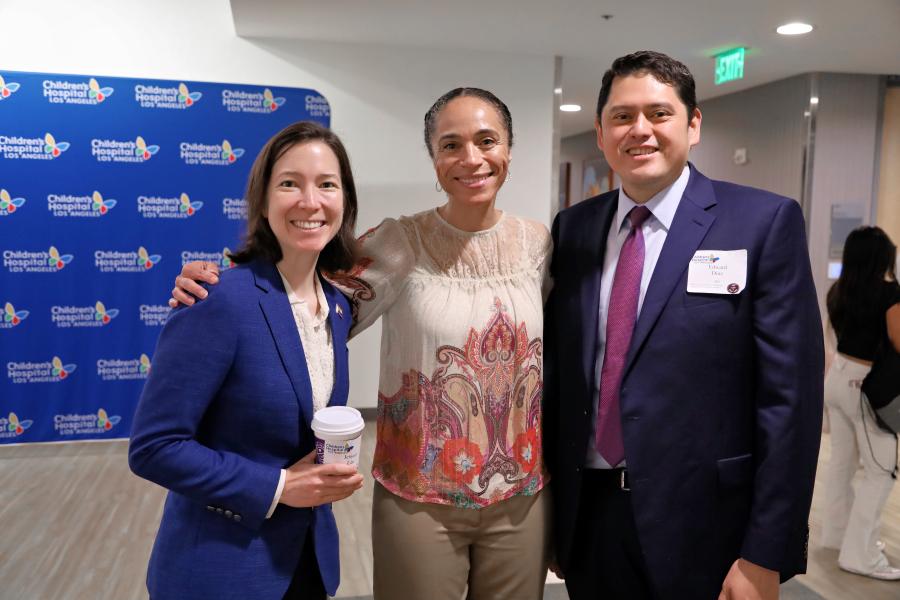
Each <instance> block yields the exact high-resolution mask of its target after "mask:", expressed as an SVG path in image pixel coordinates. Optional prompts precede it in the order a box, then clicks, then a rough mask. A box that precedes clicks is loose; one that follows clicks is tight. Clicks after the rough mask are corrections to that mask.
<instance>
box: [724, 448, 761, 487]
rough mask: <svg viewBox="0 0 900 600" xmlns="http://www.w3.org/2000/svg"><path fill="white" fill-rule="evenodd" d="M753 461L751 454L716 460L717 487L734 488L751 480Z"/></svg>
mask: <svg viewBox="0 0 900 600" xmlns="http://www.w3.org/2000/svg"><path fill="white" fill-rule="evenodd" d="M754 467H755V464H754V461H753V455H752V454H741V455H740V456H732V457H731V458H723V459H721V460H718V461H716V468H717V470H718V472H719V489H720V490H726V489H735V488H742V487H746V486H749V485H750V484H751V483H752V482H753V472H754Z"/></svg>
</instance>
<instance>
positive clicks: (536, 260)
mask: <svg viewBox="0 0 900 600" xmlns="http://www.w3.org/2000/svg"><path fill="white" fill-rule="evenodd" d="M361 242H362V254H363V255H364V257H365V258H363V260H362V261H361V262H360V263H359V264H358V266H357V267H356V268H355V269H354V270H353V271H352V272H350V273H346V274H343V275H342V276H340V277H338V278H337V280H336V284H337V285H338V286H339V287H340V288H342V289H343V290H344V291H345V293H347V295H348V296H350V297H351V305H352V307H353V311H354V321H355V326H354V329H353V332H359V331H361V330H362V329H365V328H366V327H368V326H369V325H371V324H372V323H373V322H374V321H375V320H376V319H377V318H378V317H382V318H383V319H384V321H383V323H382V337H381V374H380V382H379V391H378V425H377V444H376V448H375V459H374V464H373V475H374V476H375V478H376V479H377V480H378V481H379V482H380V483H381V484H382V485H383V486H384V487H385V488H387V489H388V490H389V491H391V492H393V493H394V494H397V495H398V496H401V497H403V498H405V499H407V500H412V501H415V502H431V503H436V504H447V505H452V506H456V507H465V508H479V507H483V506H487V505H489V504H492V503H494V502H498V501H500V500H504V499H506V498H509V497H511V496H514V495H517V494H534V493H536V492H537V491H538V490H540V489H541V488H542V487H543V485H544V483H545V481H546V480H547V475H546V473H545V470H544V466H543V463H542V460H541V447H540V444H541V433H540V427H541V393H542V387H543V377H542V371H541V368H542V367H541V356H542V352H543V342H542V339H541V336H542V329H543V306H542V304H543V302H542V300H543V298H542V284H543V282H544V280H545V271H546V267H547V266H548V259H549V253H550V246H551V241H550V235H549V233H548V232H547V228H546V227H544V226H543V225H541V224H539V223H536V222H532V221H528V220H525V219H522V218H518V217H514V216H511V215H507V214H505V213H504V214H503V215H502V216H501V218H500V220H499V221H498V222H497V224H496V225H494V226H493V227H491V228H490V229H487V230H484V231H479V232H475V233H470V232H465V231H461V230H459V229H457V228H455V227H453V226H452V225H450V224H449V223H447V222H446V221H444V219H443V218H442V217H441V216H440V215H439V214H438V212H437V210H431V211H427V212H423V213H419V214H417V215H414V216H412V217H401V218H400V219H399V220H395V219H386V220H385V221H383V222H382V223H381V225H379V226H378V227H376V228H375V229H373V230H371V231H369V232H367V233H366V234H365V235H363V237H362V238H361Z"/></svg>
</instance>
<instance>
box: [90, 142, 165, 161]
mask: <svg viewBox="0 0 900 600" xmlns="http://www.w3.org/2000/svg"><path fill="white" fill-rule="evenodd" d="M157 152H159V146H156V145H148V144H147V142H146V141H145V140H144V138H142V137H141V136H137V137H136V138H135V139H134V140H133V141H132V140H107V139H99V138H94V139H92V140H91V155H92V156H93V157H94V158H96V159H97V162H114V163H144V162H147V161H148V160H150V159H151V158H153V156H154V155H155V154H156V153H157Z"/></svg>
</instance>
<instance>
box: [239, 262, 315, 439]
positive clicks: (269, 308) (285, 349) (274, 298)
mask: <svg viewBox="0 0 900 600" xmlns="http://www.w3.org/2000/svg"><path fill="white" fill-rule="evenodd" d="M251 268H252V270H253V275H254V278H255V280H256V287H258V288H259V289H260V290H262V292H263V293H262V294H260V296H259V306H260V308H261V309H262V312H263V315H264V316H265V319H266V322H267V323H268V325H269V331H270V332H271V333H272V338H274V340H275V345H276V346H277V347H278V355H279V356H280V357H281V363H282V365H284V370H285V371H286V372H287V374H288V377H289V378H290V380H291V386H292V387H293V388H294V395H295V396H297V403H298V404H299V405H300V411H301V413H302V414H303V418H304V421H305V423H306V427H307V428H308V427H309V426H310V424H311V423H312V414H313V406H312V384H310V381H309V372H307V370H306V355H305V354H304V353H303V345H302V344H301V343H300V334H299V333H298V332H297V323H296V322H295V321H294V313H292V312H291V305H290V303H289V302H288V299H287V293H286V292H285V290H284V284H283V283H282V282H281V276H280V275H279V274H278V269H276V268H275V265H273V264H272V263H270V262H262V261H257V262H254V263H253V264H252V266H251ZM303 437H304V436H302V435H301V439H302V438H303Z"/></svg>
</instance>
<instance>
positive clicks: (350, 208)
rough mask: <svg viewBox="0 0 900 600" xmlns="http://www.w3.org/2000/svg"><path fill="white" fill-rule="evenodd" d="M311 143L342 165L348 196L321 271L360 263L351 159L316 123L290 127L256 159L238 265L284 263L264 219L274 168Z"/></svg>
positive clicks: (321, 256)
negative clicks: (257, 261)
mask: <svg viewBox="0 0 900 600" xmlns="http://www.w3.org/2000/svg"><path fill="white" fill-rule="evenodd" d="M307 142H322V143H323V144H325V145H326V146H328V147H329V148H331V151H332V152H334V155H335V156H336V157H337V159H338V163H339V165H340V169H341V173H340V174H341V188H342V191H343V192H344V218H343V220H342V221H341V227H340V229H339V230H338V232H337V235H335V236H334V237H333V238H332V239H331V241H329V242H328V244H326V245H325V247H324V248H323V249H322V252H321V253H320V254H319V262H318V264H317V267H318V269H320V270H322V271H326V272H334V271H339V270H347V269H350V268H351V267H352V266H353V265H354V263H355V262H356V255H357V250H356V248H357V246H356V236H355V233H354V232H355V228H356V212H357V203H356V184H354V183H353V172H352V171H351V170H350V157H349V156H348V155H347V151H346V150H345V149H344V144H342V143H341V140H340V138H339V137H338V136H337V134H335V133H334V132H333V131H331V130H330V129H327V128H325V127H323V126H322V125H319V124H318V123H314V122H312V121H299V122H297V123H294V124H293V125H288V126H287V127H285V128H284V129H282V130H281V131H279V132H278V133H276V134H275V135H274V136H273V137H272V138H271V139H270V140H269V141H268V142H266V145H265V146H263V149H262V150H260V152H259V156H257V157H256V160H255V161H254V163H253V168H252V169H250V177H249V179H248V180H247V194H246V200H247V233H246V235H245V237H244V244H243V246H241V249H240V250H238V251H237V252H235V253H234V254H232V255H231V260H233V261H234V262H236V263H245V262H249V261H251V260H254V259H258V258H261V259H265V260H270V261H272V262H278V261H280V260H281V258H282V254H281V246H279V245H278V239H277V238H276V237H275V234H274V233H273V232H272V228H271V227H270V226H269V220H268V219H267V218H266V217H265V215H264V213H265V212H266V205H267V203H268V197H267V191H268V189H269V182H270V180H271V178H272V167H274V166H275V162H276V161H277V160H278V159H279V158H281V157H282V156H283V155H284V153H285V152H287V151H288V150H289V149H290V148H292V147H294V146H296V145H297V144H305V143H307Z"/></svg>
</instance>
